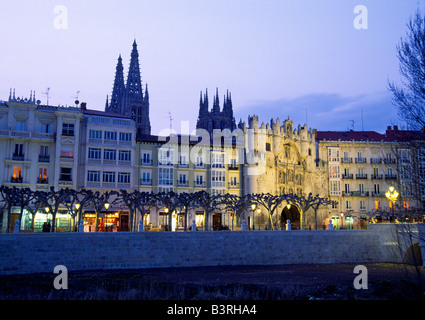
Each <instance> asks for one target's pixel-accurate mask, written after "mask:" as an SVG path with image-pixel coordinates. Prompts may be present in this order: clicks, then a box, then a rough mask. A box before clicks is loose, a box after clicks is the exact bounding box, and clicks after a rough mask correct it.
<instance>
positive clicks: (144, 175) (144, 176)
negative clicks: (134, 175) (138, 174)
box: [142, 172, 151, 185]
mask: <svg viewBox="0 0 425 320" xmlns="http://www.w3.org/2000/svg"><path fill="white" fill-rule="evenodd" d="M150 183H151V173H150V172H143V173H142V184H145V185H146V184H150Z"/></svg>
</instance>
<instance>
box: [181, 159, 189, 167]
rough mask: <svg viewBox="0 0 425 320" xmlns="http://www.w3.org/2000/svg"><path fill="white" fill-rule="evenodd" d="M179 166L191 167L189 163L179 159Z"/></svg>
mask: <svg viewBox="0 0 425 320" xmlns="http://www.w3.org/2000/svg"><path fill="white" fill-rule="evenodd" d="M179 168H189V163H187V162H180V161H179Z"/></svg>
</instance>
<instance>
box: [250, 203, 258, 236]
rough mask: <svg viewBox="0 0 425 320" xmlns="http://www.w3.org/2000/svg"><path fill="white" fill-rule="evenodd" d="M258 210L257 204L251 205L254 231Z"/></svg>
mask: <svg viewBox="0 0 425 320" xmlns="http://www.w3.org/2000/svg"><path fill="white" fill-rule="evenodd" d="M256 208H257V205H256V204H255V203H253V204H251V209H252V230H255V209H256Z"/></svg>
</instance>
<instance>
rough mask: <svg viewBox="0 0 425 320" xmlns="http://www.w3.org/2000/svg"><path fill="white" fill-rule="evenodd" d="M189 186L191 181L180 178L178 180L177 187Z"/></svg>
mask: <svg viewBox="0 0 425 320" xmlns="http://www.w3.org/2000/svg"><path fill="white" fill-rule="evenodd" d="M188 186H189V181H183V180H179V181H178V182H177V187H182V188H187V187H188Z"/></svg>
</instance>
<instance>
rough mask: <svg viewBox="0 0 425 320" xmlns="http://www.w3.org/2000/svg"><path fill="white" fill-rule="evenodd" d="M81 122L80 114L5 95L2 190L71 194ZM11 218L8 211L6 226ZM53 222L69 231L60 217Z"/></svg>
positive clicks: (1, 105)
mask: <svg viewBox="0 0 425 320" xmlns="http://www.w3.org/2000/svg"><path fill="white" fill-rule="evenodd" d="M82 118H83V114H82V112H81V110H80V108H76V107H63V106H57V107H52V106H43V105H41V104H40V101H36V100H35V94H33V93H32V92H31V94H30V98H23V97H22V98H21V97H16V96H15V90H13V93H12V90H11V93H10V96H9V100H8V101H7V102H0V148H1V150H3V152H2V153H1V157H2V158H3V159H2V161H0V179H1V181H2V184H3V185H5V186H8V187H17V188H31V189H32V190H40V191H47V190H49V188H50V187H54V188H55V189H60V188H76V187H77V176H78V162H77V159H78V157H79V151H80V146H79V141H80V136H79V135H80V122H81V119H82ZM17 217H18V213H17V212H16V210H14V209H12V219H11V220H12V221H11V223H14V221H15V220H16V219H17ZM24 218H25V219H24V221H22V224H23V225H25V224H28V223H30V221H29V218H28V215H24ZM47 218H48V217H47ZM45 220H46V215H38V216H36V221H35V222H36V224H35V225H36V226H37V228H38V227H40V225H41V224H42V223H43V222H44V221H45ZM58 221H59V225H60V226H63V227H67V226H69V225H70V222H69V216H67V215H66V214H62V213H60V214H59V215H58ZM4 228H6V226H5V225H3V229H4ZM40 228H41V227H40Z"/></svg>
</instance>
